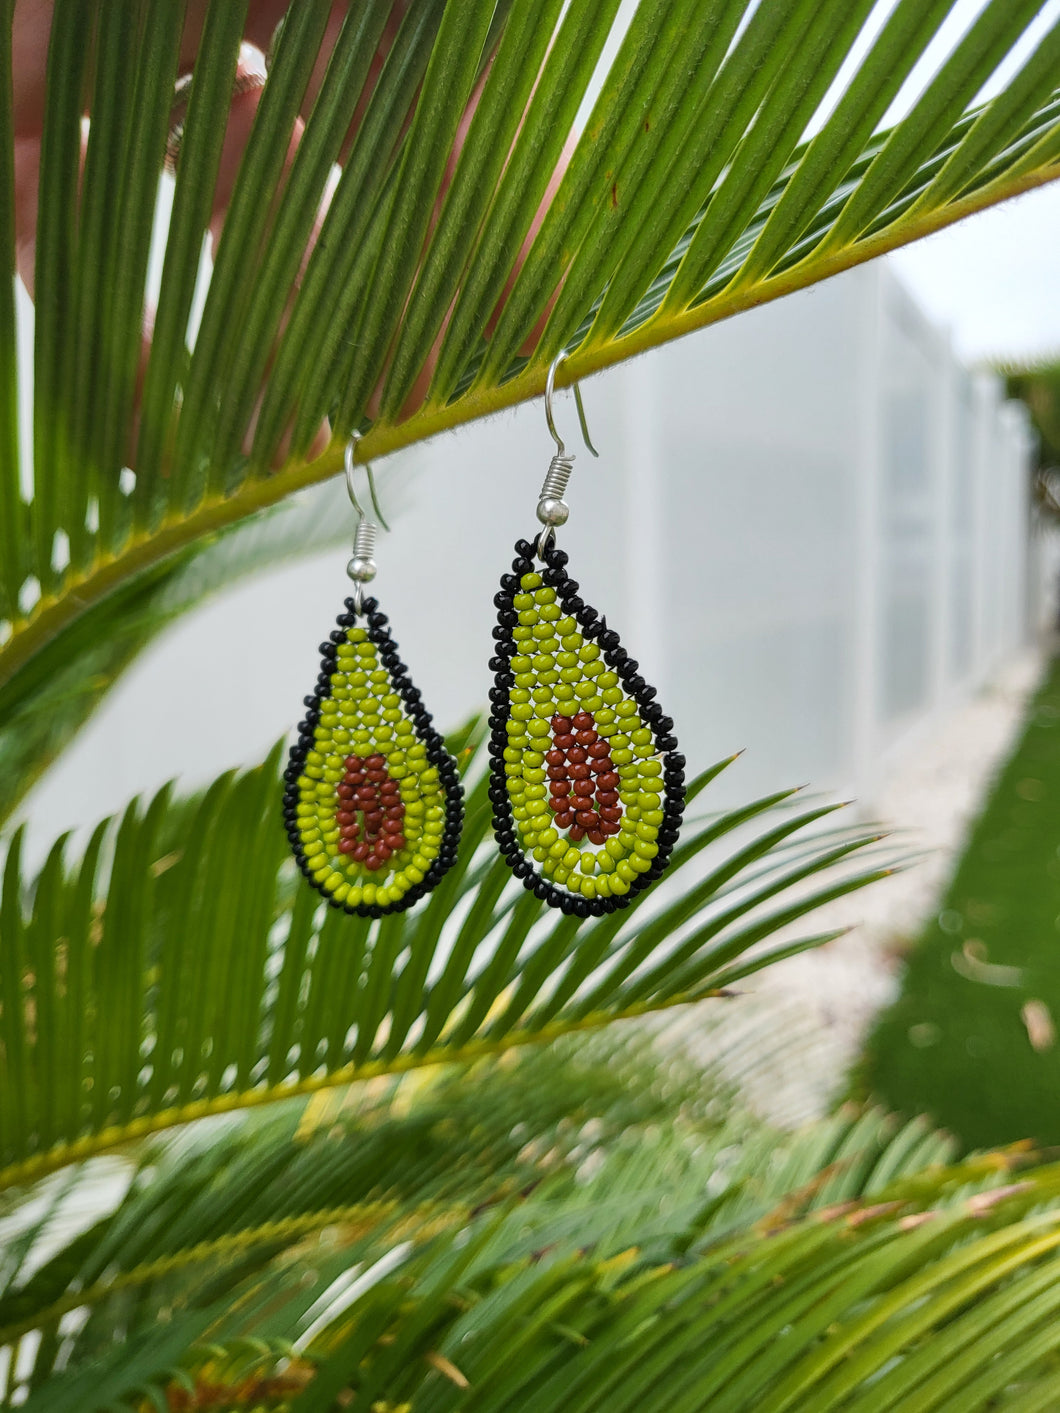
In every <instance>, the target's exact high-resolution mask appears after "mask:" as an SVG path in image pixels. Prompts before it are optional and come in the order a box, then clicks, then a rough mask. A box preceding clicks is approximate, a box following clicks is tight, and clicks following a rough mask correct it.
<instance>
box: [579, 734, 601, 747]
mask: <svg viewBox="0 0 1060 1413" xmlns="http://www.w3.org/2000/svg"><path fill="white" fill-rule="evenodd" d="M574 739H575V740H576V741H577V743H578V745H579V746H595V745H596V743H597V741H598V740H599V739H600V738H599V736H598V735H597V734H596V732H595V731H575V733H574Z"/></svg>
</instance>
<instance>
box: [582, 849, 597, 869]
mask: <svg viewBox="0 0 1060 1413" xmlns="http://www.w3.org/2000/svg"><path fill="white" fill-rule="evenodd" d="M578 867H579V868H580V869H581V871H582V873H595V872H596V856H595V854H590V853H584V854H582V856H581V859H580V860H579V863H578Z"/></svg>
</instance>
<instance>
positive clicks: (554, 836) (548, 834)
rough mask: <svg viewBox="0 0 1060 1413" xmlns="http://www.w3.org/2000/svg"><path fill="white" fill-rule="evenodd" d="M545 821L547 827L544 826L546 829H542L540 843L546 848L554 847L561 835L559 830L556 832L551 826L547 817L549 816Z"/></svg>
mask: <svg viewBox="0 0 1060 1413" xmlns="http://www.w3.org/2000/svg"><path fill="white" fill-rule="evenodd" d="M544 819H545V826H544V828H543V829H542V831H541V833H540V836H539V838H538V842H539V843H541V844H544V845H546V847H551V845H553V844H555V843H557V842H558V841H559V833H558V831H557V830H555V829H553V828H552V827H551V825H550V824H549V822H548V816H547V815H545V817H544Z"/></svg>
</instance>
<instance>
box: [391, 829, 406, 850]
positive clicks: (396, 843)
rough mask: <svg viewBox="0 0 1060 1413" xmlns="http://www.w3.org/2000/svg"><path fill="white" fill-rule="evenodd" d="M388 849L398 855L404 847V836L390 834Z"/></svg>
mask: <svg viewBox="0 0 1060 1413" xmlns="http://www.w3.org/2000/svg"><path fill="white" fill-rule="evenodd" d="M390 847H391V848H392V849H393V851H394V853H395V854H397V853H400V852H401V850H402V849H403V848H404V847H405V836H404V834H391V835H390Z"/></svg>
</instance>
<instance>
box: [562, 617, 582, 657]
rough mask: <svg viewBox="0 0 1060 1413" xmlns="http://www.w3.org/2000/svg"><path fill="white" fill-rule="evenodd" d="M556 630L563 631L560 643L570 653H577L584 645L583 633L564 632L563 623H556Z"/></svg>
mask: <svg viewBox="0 0 1060 1413" xmlns="http://www.w3.org/2000/svg"><path fill="white" fill-rule="evenodd" d="M556 632H557V633H562V634H563V636H562V637H561V638H560V643H561V644H562V645H563V647H564V648H566V650H567V652H569V653H576V652H577V651H578V649H579V648H580V647H581V645H582V635H581V634H580V633H563V625H562V624H560V623H557V624H556Z"/></svg>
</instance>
